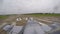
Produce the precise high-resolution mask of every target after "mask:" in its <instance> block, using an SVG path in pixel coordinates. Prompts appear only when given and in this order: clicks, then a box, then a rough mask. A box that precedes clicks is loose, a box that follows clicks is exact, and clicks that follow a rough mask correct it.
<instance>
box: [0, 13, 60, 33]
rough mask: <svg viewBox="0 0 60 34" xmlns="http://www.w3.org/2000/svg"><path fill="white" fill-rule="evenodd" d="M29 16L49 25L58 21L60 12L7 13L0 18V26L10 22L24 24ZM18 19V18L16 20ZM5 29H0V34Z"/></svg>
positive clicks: (18, 24) (59, 21)
mask: <svg viewBox="0 0 60 34" xmlns="http://www.w3.org/2000/svg"><path fill="white" fill-rule="evenodd" d="M29 17H32V18H33V19H34V20H36V21H38V22H41V23H44V24H47V25H50V24H52V23H55V22H56V23H60V14H23V15H20V14H17V15H7V17H6V16H5V17H3V18H2V19H1V18H0V27H1V25H2V24H4V23H7V24H12V25H15V26H24V25H26V22H27V20H28V18H29ZM17 19H18V20H17ZM57 30H59V29H57ZM5 33H6V31H2V29H0V34H5Z"/></svg>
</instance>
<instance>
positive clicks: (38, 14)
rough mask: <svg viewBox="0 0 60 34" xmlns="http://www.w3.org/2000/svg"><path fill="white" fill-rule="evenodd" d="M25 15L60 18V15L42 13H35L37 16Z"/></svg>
mask: <svg viewBox="0 0 60 34" xmlns="http://www.w3.org/2000/svg"><path fill="white" fill-rule="evenodd" d="M24 15H32V16H55V17H60V14H42V13H41V14H40V13H35V14H24Z"/></svg>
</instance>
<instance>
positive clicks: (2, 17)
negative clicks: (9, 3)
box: [0, 15, 8, 19]
mask: <svg viewBox="0 0 60 34" xmlns="http://www.w3.org/2000/svg"><path fill="white" fill-rule="evenodd" d="M6 18H8V15H0V19H6Z"/></svg>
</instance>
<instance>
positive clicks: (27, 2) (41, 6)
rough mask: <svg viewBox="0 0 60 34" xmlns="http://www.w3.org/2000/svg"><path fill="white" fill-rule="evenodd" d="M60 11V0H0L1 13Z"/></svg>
mask: <svg viewBox="0 0 60 34" xmlns="http://www.w3.org/2000/svg"><path fill="white" fill-rule="evenodd" d="M52 12H54V13H60V0H0V14H22V13H52Z"/></svg>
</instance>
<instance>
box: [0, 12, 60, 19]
mask: <svg viewBox="0 0 60 34" xmlns="http://www.w3.org/2000/svg"><path fill="white" fill-rule="evenodd" d="M23 15H31V16H43V17H46V16H47V17H48V16H50V17H51V16H53V17H60V14H42V13H34V14H23ZM8 16H10V15H0V19H6V18H8Z"/></svg>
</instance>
